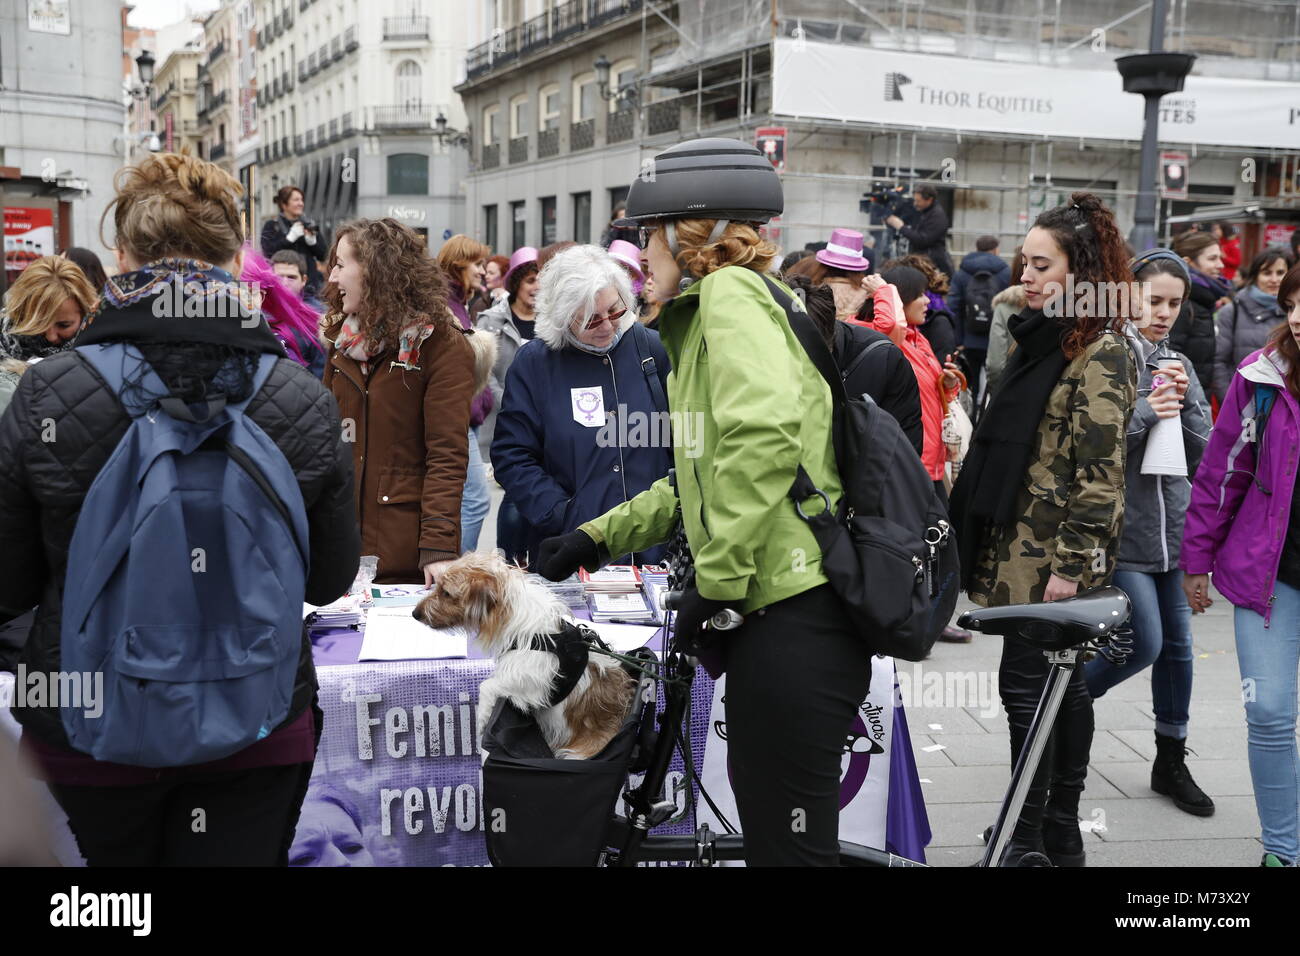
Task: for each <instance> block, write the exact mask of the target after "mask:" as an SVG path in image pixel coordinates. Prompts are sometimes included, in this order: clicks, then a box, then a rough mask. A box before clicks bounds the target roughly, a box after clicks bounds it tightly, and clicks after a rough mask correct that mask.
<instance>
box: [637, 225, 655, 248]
mask: <svg viewBox="0 0 1300 956" xmlns="http://www.w3.org/2000/svg"><path fill="white" fill-rule="evenodd" d="M658 228H659V227H658V226H656V225H649V226H637V228H636V235H637V240H638V241H639V242H640V243H641V248H642V249H648V248H650V238H651V237H652V236H653V235H654V234H655V230H657V229H658Z"/></svg>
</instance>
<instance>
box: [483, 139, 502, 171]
mask: <svg viewBox="0 0 1300 956" xmlns="http://www.w3.org/2000/svg"><path fill="white" fill-rule="evenodd" d="M482 156H483V158H482V161H481V165H482V167H483V168H484V169H496V168H497V167H498V166H500V165H501V144H500V143H491V144H490V145H487V146H484V147H483V154H482Z"/></svg>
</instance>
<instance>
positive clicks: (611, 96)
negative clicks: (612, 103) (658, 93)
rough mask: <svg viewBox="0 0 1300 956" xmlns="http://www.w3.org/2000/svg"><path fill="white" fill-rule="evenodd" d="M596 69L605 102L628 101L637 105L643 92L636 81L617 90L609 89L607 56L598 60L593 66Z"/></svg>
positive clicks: (599, 87) (598, 84) (597, 80)
mask: <svg viewBox="0 0 1300 956" xmlns="http://www.w3.org/2000/svg"><path fill="white" fill-rule="evenodd" d="M592 66H593V67H595V68H596V87H597V88H598V89H599V90H600V98H601V99H603V100H627V101H629V102H630V103H633V104H635V103H636V102H637V100H638V99H640V96H641V91H640V90H639V89H637V84H636V80H635V79H634V80H632V82H630V83H624V84H623V85H622V86H620V87H619V88H618V89H616V90H612V89H610V87H609V74H610V62H609V59H608V58H607V57H606V56H605V54H603V53H602V54H601V55H600V56H599V57H597V58H596V62H595V63H593V64H592Z"/></svg>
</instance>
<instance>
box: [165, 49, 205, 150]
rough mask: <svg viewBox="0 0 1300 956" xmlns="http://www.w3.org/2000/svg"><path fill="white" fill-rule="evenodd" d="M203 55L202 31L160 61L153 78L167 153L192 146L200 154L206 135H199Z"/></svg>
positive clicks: (190, 148) (189, 148) (191, 148)
mask: <svg viewBox="0 0 1300 956" xmlns="http://www.w3.org/2000/svg"><path fill="white" fill-rule="evenodd" d="M203 58H204V51H203V35H202V33H200V34H198V36H196V37H195V39H194V40H192V41H191V42H189V43H186V44H185V45H184V46H181V47H178V48H177V49H175V50H173V51H172V52H171V53H169V54H168V55H167V58H166V59H165V60H163V61H162V62H161V63H160V64H158V69H157V72H156V73H155V74H154V82H153V86H154V94H153V111H154V116H155V117H156V119H157V123H158V138H159V139H160V140H162V148H163V152H165V153H179V152H181V151H183V150H188V151H189V152H190V153H192V154H193V155H195V156H198V155H199V154H200V151H201V149H202V144H203V139H202V137H201V136H200V135H199V112H198V95H199V66H200V64H201V63H202V62H203Z"/></svg>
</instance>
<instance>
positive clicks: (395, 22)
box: [384, 17, 429, 40]
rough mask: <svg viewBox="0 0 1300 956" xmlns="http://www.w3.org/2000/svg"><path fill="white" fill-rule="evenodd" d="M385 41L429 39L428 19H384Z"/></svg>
mask: <svg viewBox="0 0 1300 956" xmlns="http://www.w3.org/2000/svg"><path fill="white" fill-rule="evenodd" d="M384 39H385V40H427V39H429V18H428V17H384Z"/></svg>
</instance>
